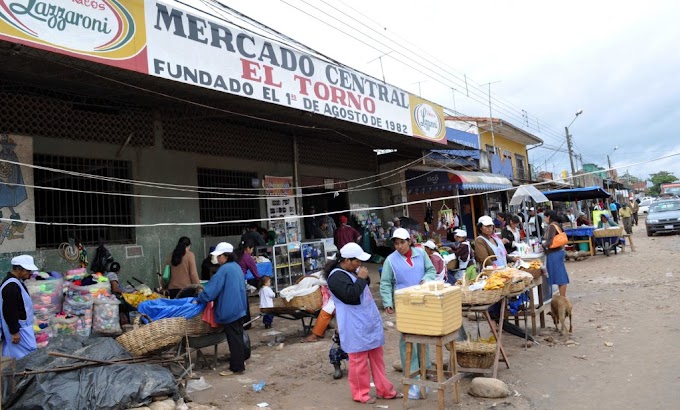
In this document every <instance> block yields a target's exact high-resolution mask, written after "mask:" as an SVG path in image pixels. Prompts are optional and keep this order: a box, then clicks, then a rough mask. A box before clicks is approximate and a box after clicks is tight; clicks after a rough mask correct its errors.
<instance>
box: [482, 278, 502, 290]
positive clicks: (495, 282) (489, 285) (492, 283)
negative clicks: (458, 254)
mask: <svg viewBox="0 0 680 410" xmlns="http://www.w3.org/2000/svg"><path fill="white" fill-rule="evenodd" d="M503 287H505V280H504V279H503V278H502V277H500V276H497V275H494V276H492V277H490V278H489V279H487V280H486V285H484V290H495V289H502V288H503Z"/></svg>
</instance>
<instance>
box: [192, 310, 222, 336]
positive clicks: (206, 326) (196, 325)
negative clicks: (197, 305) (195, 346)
mask: <svg viewBox="0 0 680 410" xmlns="http://www.w3.org/2000/svg"><path fill="white" fill-rule="evenodd" d="M221 330H224V327H222V326H220V327H212V326H210V323H208V322H206V321H205V320H203V313H200V314H198V315H196V316H194V317H192V318H191V319H188V320H187V336H203V335H207V334H210V333H216V332H219V331H221Z"/></svg>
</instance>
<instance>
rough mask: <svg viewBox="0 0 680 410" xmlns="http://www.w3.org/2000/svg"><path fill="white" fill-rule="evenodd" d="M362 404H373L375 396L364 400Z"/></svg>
mask: <svg viewBox="0 0 680 410" xmlns="http://www.w3.org/2000/svg"><path fill="white" fill-rule="evenodd" d="M363 404H375V397H371V398H370V399H368V400H366V401H365V402H364V403H363Z"/></svg>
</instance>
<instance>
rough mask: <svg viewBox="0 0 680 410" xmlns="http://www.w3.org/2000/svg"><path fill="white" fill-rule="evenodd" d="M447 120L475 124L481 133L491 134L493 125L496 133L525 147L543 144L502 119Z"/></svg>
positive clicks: (535, 137)
mask: <svg viewBox="0 0 680 410" xmlns="http://www.w3.org/2000/svg"><path fill="white" fill-rule="evenodd" d="M445 119H446V120H447V121H467V122H475V123H476V124H477V127H478V128H479V130H480V133H481V132H490V131H491V124H493V131H494V133H498V134H501V135H502V136H503V137H505V138H507V139H509V140H511V141H515V142H518V143H520V144H523V145H525V146H528V145H536V144H541V143H543V140H542V139H541V138H539V137H537V136H535V135H534V134H531V133H529V132H527V131H524V130H523V129H521V128H519V127H516V126H514V125H512V124H510V123H509V122H507V121H503V120H501V119H500V118H493V119H491V120H489V118H484V117H446V118H445Z"/></svg>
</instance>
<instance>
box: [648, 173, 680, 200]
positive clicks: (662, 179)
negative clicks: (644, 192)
mask: <svg viewBox="0 0 680 410" xmlns="http://www.w3.org/2000/svg"><path fill="white" fill-rule="evenodd" d="M650 177H651V178H649V180H650V181H652V184H654V186H652V187H651V188H650V189H649V192H650V193H651V194H652V196H658V195H659V194H660V193H661V184H667V183H669V182H675V181H677V180H678V179H677V178H676V177H675V175H673V174H671V173H670V172H668V171H659V172H657V173H656V174H651V175H650Z"/></svg>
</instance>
